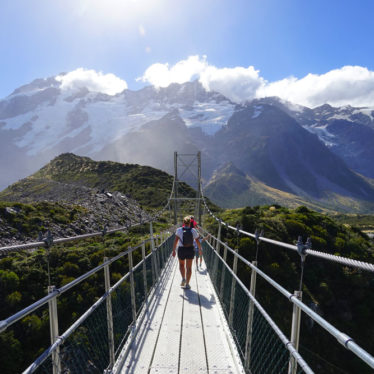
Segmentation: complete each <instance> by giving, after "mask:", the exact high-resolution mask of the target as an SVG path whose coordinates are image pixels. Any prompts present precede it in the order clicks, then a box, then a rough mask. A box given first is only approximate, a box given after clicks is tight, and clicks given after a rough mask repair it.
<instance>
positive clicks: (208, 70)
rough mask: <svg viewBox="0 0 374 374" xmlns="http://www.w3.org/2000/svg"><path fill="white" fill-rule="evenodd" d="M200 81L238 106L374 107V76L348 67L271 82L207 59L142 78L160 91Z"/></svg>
mask: <svg viewBox="0 0 374 374" xmlns="http://www.w3.org/2000/svg"><path fill="white" fill-rule="evenodd" d="M196 78H198V79H199V81H200V82H201V83H202V85H203V86H204V87H205V88H206V89H207V90H213V91H218V92H220V93H222V94H223V95H225V96H226V97H228V98H229V99H231V100H232V101H234V102H238V103H239V102H244V101H247V100H251V99H253V98H261V97H267V96H278V97H280V98H281V99H283V100H287V101H290V102H292V103H295V104H300V105H305V106H309V107H315V106H318V105H322V104H325V103H329V104H331V105H333V106H343V105H352V106H374V72H373V71H370V70H368V69H367V68H365V67H361V66H344V67H342V68H340V69H335V70H331V71H329V72H327V73H325V74H321V75H317V74H308V75H306V76H305V77H303V78H300V79H298V78H295V77H288V78H285V79H282V80H279V81H274V82H268V81H266V80H265V79H264V78H263V77H261V76H260V74H259V71H258V70H256V69H255V68H254V67H253V66H248V67H247V68H245V67H234V68H218V67H216V66H213V65H210V64H209V63H208V62H207V58H206V56H202V57H200V56H190V57H188V58H187V59H185V60H181V61H179V62H178V63H176V64H175V65H173V66H169V64H167V63H165V64H161V63H156V64H153V65H151V66H150V67H149V68H148V69H147V70H146V71H145V73H144V75H143V76H142V77H141V78H138V80H141V81H143V82H148V83H150V84H152V85H154V86H156V87H166V86H168V85H169V84H171V83H184V82H187V81H190V80H192V79H196Z"/></svg>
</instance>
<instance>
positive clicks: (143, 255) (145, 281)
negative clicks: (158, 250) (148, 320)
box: [142, 242, 148, 311]
mask: <svg viewBox="0 0 374 374" xmlns="http://www.w3.org/2000/svg"><path fill="white" fill-rule="evenodd" d="M142 259H143V282H144V294H145V307H146V309H147V311H148V283H147V265H146V263H145V243H144V242H143V243H142Z"/></svg>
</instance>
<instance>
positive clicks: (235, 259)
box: [229, 248, 238, 327]
mask: <svg viewBox="0 0 374 374" xmlns="http://www.w3.org/2000/svg"><path fill="white" fill-rule="evenodd" d="M235 253H238V249H237V248H236V249H235ZM237 268H238V257H237V256H235V255H234V262H233V264H232V271H233V272H234V274H235V275H236V273H237ZM235 285H236V279H235V277H232V280H231V293H230V295H231V296H230V312H229V325H230V326H231V327H233V320H234V303H235Z"/></svg>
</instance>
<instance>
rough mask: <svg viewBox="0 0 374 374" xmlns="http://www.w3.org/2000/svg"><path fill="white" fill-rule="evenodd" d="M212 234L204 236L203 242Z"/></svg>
mask: <svg viewBox="0 0 374 374" xmlns="http://www.w3.org/2000/svg"><path fill="white" fill-rule="evenodd" d="M209 236H210V234H208V235H207V236H206V237H205V238H202V239H201V241H202V242H205V240H207V239H208V238H209Z"/></svg>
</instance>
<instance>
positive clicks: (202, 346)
mask: <svg viewBox="0 0 374 374" xmlns="http://www.w3.org/2000/svg"><path fill="white" fill-rule="evenodd" d="M182 157H192V160H196V161H197V173H194V175H195V176H196V178H197V188H196V190H197V195H196V198H190V197H188V198H187V197H185V196H183V192H182V191H181V190H180V188H179V183H178V180H179V177H180V174H178V172H179V173H180V167H179V164H178V162H179V161H180V160H181V159H182ZM200 162H201V160H200V153H198V154H197V155H179V154H177V153H175V156H174V163H175V164H174V166H175V177H174V183H173V189H172V191H171V194H170V197H169V200H168V202H167V204H166V205H165V207H164V208H163V209H162V210H161V211H159V212H157V213H156V214H154V215H152V217H151V218H150V219H149V220H148V221H146V222H140V223H138V224H137V225H138V226H140V225H146V224H147V225H149V237H148V238H147V239H145V240H143V241H141V242H140V243H138V244H137V245H136V246H133V247H130V248H128V250H126V251H124V252H122V253H120V254H118V255H116V256H115V257H112V258H107V257H104V259H103V262H102V263H101V264H100V265H99V266H97V267H95V268H93V269H91V270H90V271H88V272H87V273H85V274H83V275H81V276H79V277H78V278H76V279H74V280H73V281H71V282H69V283H67V284H65V285H63V286H62V287H60V288H56V287H55V286H52V285H51V286H50V287H49V288H48V294H47V295H46V296H45V297H43V298H42V299H40V300H37V301H36V302H34V303H33V304H31V305H29V306H28V307H26V308H24V309H23V310H20V311H19V312H17V313H15V314H13V315H11V316H9V317H8V318H6V319H4V320H2V321H0V334H1V333H4V332H5V331H7V330H8V329H9V328H10V327H11V326H12V325H14V324H16V323H17V322H19V321H21V320H22V319H23V318H25V317H26V316H28V315H30V314H32V313H34V312H36V311H38V310H41V309H42V308H48V313H49V322H50V339H51V345H50V347H48V348H47V349H46V350H45V351H44V352H43V353H42V354H40V355H39V357H35V360H34V361H33V362H30V365H29V366H28V367H27V368H25V369H24V371H23V373H53V374H60V373H107V374H109V373H121V374H122V373H134V374H135V373H152V374H155V373H160V374H164V373H199V374H200V373H217V374H221V373H225V374H226V373H252V374H255V373H259V374H263V373H285V374H286V373H287V374H296V373H308V374H309V373H313V372H315V371H314V370H313V369H312V368H311V366H310V365H309V363H308V362H307V361H306V360H305V359H304V358H303V357H302V356H301V355H300V352H299V343H300V334H301V331H300V321H301V318H302V316H307V317H308V318H311V319H312V320H313V321H314V322H315V323H316V324H318V325H319V326H320V327H321V328H322V329H323V330H325V331H326V333H327V334H329V335H330V336H331V337H333V338H334V341H335V342H336V344H340V345H341V346H342V348H343V349H346V350H347V351H350V352H352V354H353V355H355V356H356V357H357V358H358V359H359V360H361V361H362V362H363V363H364V364H365V365H366V366H367V368H369V370H370V368H371V369H374V357H373V356H372V355H371V354H370V353H369V352H367V351H366V350H365V349H364V348H362V347H361V346H359V345H358V344H357V343H356V342H355V341H354V337H350V336H348V335H347V334H346V333H345V332H344V331H341V330H339V329H337V328H336V327H334V326H333V325H332V324H331V323H329V321H327V320H325V319H324V318H323V317H322V316H320V315H319V314H318V313H316V312H315V311H314V310H312V309H311V308H310V307H309V306H307V305H306V304H305V303H303V301H302V292H301V284H302V277H301V280H300V288H299V290H296V291H295V292H294V293H290V292H289V291H287V290H286V289H285V288H284V287H283V286H282V285H281V284H279V283H277V282H276V281H275V280H273V279H272V278H271V277H269V276H268V275H267V274H266V273H264V272H263V271H262V270H261V267H260V265H259V264H258V261H257V258H256V259H255V260H254V261H252V262H250V261H248V260H247V259H246V258H244V257H243V256H241V255H240V254H239V253H238V249H237V248H231V247H230V246H229V245H228V244H227V243H225V242H224V241H223V240H222V238H221V233H222V228H223V227H224V228H225V229H226V230H231V231H232V232H234V233H235V234H236V235H238V236H239V235H242V236H245V237H248V238H251V239H252V240H254V241H255V243H256V245H257V248H258V246H259V244H260V243H261V242H267V243H269V244H272V245H274V246H277V247H279V248H282V249H283V250H289V251H294V252H295V253H297V254H298V255H299V256H300V261H301V264H302V266H303V263H304V262H305V257H306V256H307V255H308V256H314V257H316V258H319V259H320V260H321V261H332V262H335V263H337V264H341V265H342V266H349V267H351V268H357V269H360V271H365V272H374V265H373V264H370V263H366V262H361V261H357V260H353V259H349V258H344V257H341V256H334V255H331V254H328V253H324V252H320V251H315V250H312V249H311V245H310V242H308V241H307V242H305V243H303V242H302V240H301V239H299V241H298V243H297V244H296V245H293V244H289V243H283V242H279V241H276V240H273V239H269V238H266V237H265V236H264V234H263V233H260V232H258V231H256V232H255V233H249V232H246V231H243V230H241V229H240V228H238V227H233V226H231V225H229V224H227V223H225V222H223V221H222V220H221V219H220V218H219V217H216V216H215V214H214V213H213V212H212V211H211V210H210V208H209V205H208V204H207V201H206V199H205V198H204V195H203V189H202V187H201V167H200ZM183 165H184V166H185V168H186V169H189V168H192V167H193V165H194V163H193V161H192V162H183ZM186 202H192V203H193V204H195V216H196V217H199V223H200V225H199V231H200V234H201V235H202V236H204V237H208V239H207V240H206V241H205V242H203V244H202V245H203V258H204V262H203V265H202V266H201V267H199V268H197V267H196V266H194V270H193V275H192V279H191V289H190V290H187V289H183V288H181V287H180V281H181V277H180V274H179V270H178V265H177V260H176V259H175V258H173V257H172V256H171V252H172V246H173V242H174V237H175V236H174V235H175V234H174V231H175V226H173V227H170V229H168V230H164V231H162V232H159V233H157V234H156V233H154V231H153V229H154V223H155V222H157V220H158V219H159V217H160V216H161V214H162V213H163V212H164V211H165V210H166V209H171V207H172V208H173V211H174V223H175V224H176V223H177V222H178V221H179V220H180V218H181V214H182V213H183V209H184V208H185V209H186ZM202 209H205V211H206V213H207V214H209V215H210V216H211V217H212V218H213V219H215V220H216V221H217V224H218V230H217V232H209V231H207V230H206V228H205V227H204V225H203V224H201V216H202ZM187 212H188V211H187ZM187 212H186V213H187ZM128 229H129V227H117V228H111V229H105V230H104V231H102V232H96V233H90V234H86V235H80V236H75V237H71V238H61V239H56V240H53V238H52V237H51V235H47V236H46V237H45V238H40V240H39V241H38V242H35V243H29V244H22V245H16V246H9V247H2V248H0V255H7V254H9V253H12V252H15V251H23V250H32V249H34V248H39V247H46V248H47V249H48V248H50V247H51V246H52V245H56V244H59V243H68V242H78V241H79V240H83V239H87V238H89V237H100V236H102V235H107V234H110V233H114V232H117V231H126V230H128ZM135 254H136V256H135ZM228 257H230V258H231V259H232V260H231V261H228ZM135 258H137V259H138V260H137V262H136V263H135V260H134V259H135ZM124 259H126V260H127V264H128V269H129V271H128V272H127V273H126V274H124V275H123V276H122V277H121V278H120V279H119V280H117V282H115V283H113V282H111V279H112V278H111V269H112V267H113V266H114V265H115V264H116V263H117V262H118V261H123V260H124ZM239 267H241V268H243V267H246V268H248V269H249V271H250V286H249V287H247V286H246V285H245V284H244V283H243V280H242V279H240V278H239V276H238V268H239ZM101 272H103V276H102V283H103V285H104V288H105V292H104V293H103V294H101V295H97V300H96V302H95V303H94V304H93V305H92V306H91V307H90V308H88V309H87V310H86V311H85V312H84V313H83V314H82V315H80V316H79V317H77V319H76V320H75V322H74V323H73V324H72V325H71V326H69V327H68V328H67V329H66V330H65V331H63V332H62V331H60V329H59V308H58V303H57V301H58V298H59V297H61V295H63V294H64V293H65V292H67V291H69V290H72V289H74V288H75V287H77V286H78V285H79V284H81V283H82V282H84V281H85V280H87V279H89V278H90V277H93V276H96V277H97V276H98V274H99V273H101ZM259 279H261V283H262V284H263V283H266V284H267V285H269V286H271V287H272V288H273V289H274V290H275V291H276V292H277V293H278V294H279V296H280V297H283V298H284V299H285V300H287V302H289V304H290V306H291V307H292V316H290V320H291V321H292V323H291V331H290V333H289V334H288V333H285V332H284V331H282V330H281V328H280V327H279V326H278V325H277V324H276V323H275V321H274V320H273V319H272V317H271V316H270V315H269V313H268V312H267V311H266V310H265V309H264V308H263V306H262V305H261V304H260V303H259V301H258V299H257V298H256V294H259V293H261V288H260V287H259V286H258V283H259V282H258V280H259ZM1 359H2V360H6V359H7V358H3V357H2V358H1Z"/></svg>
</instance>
